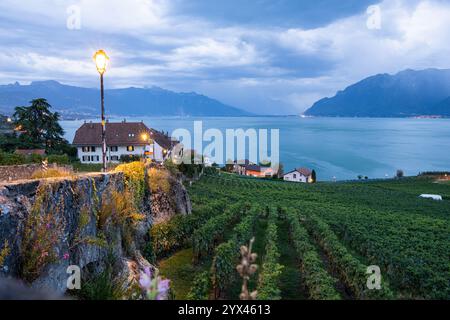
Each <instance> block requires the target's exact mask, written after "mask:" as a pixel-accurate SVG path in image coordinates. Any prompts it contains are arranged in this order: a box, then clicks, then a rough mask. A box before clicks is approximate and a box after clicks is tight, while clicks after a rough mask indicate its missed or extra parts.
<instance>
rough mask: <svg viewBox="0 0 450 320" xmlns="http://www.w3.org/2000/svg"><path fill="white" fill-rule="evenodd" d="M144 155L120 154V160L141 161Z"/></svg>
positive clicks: (126, 161) (124, 161)
mask: <svg viewBox="0 0 450 320" xmlns="http://www.w3.org/2000/svg"><path fill="white" fill-rule="evenodd" d="M141 159H142V157H141V156H137V155H125V154H123V155H121V156H120V162H123V163H132V162H139V161H141Z"/></svg>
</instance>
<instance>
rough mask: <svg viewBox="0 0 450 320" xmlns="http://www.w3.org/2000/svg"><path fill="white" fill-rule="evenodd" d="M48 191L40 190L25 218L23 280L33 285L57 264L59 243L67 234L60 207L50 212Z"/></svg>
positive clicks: (43, 186) (42, 188) (40, 188)
mask: <svg viewBox="0 0 450 320" xmlns="http://www.w3.org/2000/svg"><path fill="white" fill-rule="evenodd" d="M48 194H49V190H48V188H47V187H46V186H45V185H42V186H40V187H39V189H38V191H37V194H36V200H35V203H34V205H33V207H32V209H31V211H30V213H29V215H28V217H27V218H26V221H25V227H24V234H23V239H22V248H21V249H22V250H21V251H22V277H23V279H25V280H26V281H29V282H32V281H34V280H35V279H37V278H38V277H39V275H40V274H41V272H42V270H43V269H44V268H45V266H47V265H48V264H49V263H53V262H56V261H58V254H57V252H56V249H57V244H58V242H59V240H60V238H61V237H62V234H63V231H64V223H63V221H62V217H60V216H59V213H60V207H61V204H59V205H57V206H55V207H53V208H51V209H50V210H47V208H46V205H47V203H48V198H47V197H48Z"/></svg>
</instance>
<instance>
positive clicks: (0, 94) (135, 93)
mask: <svg viewBox="0 0 450 320" xmlns="http://www.w3.org/2000/svg"><path fill="white" fill-rule="evenodd" d="M35 98H46V99H47V100H48V101H49V102H50V104H51V105H52V106H53V107H54V109H55V110H58V111H60V112H61V113H62V114H63V115H64V116H66V117H68V116H75V117H80V116H86V117H88V116H94V115H95V116H97V115H98V113H99V112H100V111H99V110H100V93H99V90H98V89H89V88H80V87H74V86H68V85H63V84H61V83H59V82H56V81H37V82H33V83H31V85H20V84H19V83H15V84H10V85H3V86H0V112H3V113H11V112H12V110H14V107H16V106H22V105H28V104H29V101H30V100H32V99H35ZM105 106H106V111H107V113H108V115H117V116H243V115H249V113H248V112H245V111H243V110H240V109H237V108H234V107H231V106H228V105H225V104H223V103H221V102H219V101H217V100H214V99H211V98H208V97H206V96H203V95H199V94H196V93H176V92H172V91H169V90H164V89H161V88H157V87H153V88H145V89H140V88H127V89H112V90H106V91H105Z"/></svg>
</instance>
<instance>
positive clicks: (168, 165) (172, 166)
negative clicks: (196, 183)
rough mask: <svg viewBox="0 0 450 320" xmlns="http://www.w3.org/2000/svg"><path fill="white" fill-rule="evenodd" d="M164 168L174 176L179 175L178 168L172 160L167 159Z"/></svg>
mask: <svg viewBox="0 0 450 320" xmlns="http://www.w3.org/2000/svg"><path fill="white" fill-rule="evenodd" d="M164 167H165V168H166V169H167V170H169V172H170V173H171V174H172V175H174V176H175V175H177V174H178V173H179V171H178V166H177V165H176V164H175V163H173V161H172V159H167V160H166V161H164Z"/></svg>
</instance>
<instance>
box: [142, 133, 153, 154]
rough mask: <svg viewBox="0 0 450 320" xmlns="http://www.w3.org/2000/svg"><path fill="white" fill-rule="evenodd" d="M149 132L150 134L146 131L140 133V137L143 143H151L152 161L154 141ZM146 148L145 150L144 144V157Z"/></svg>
mask: <svg viewBox="0 0 450 320" xmlns="http://www.w3.org/2000/svg"><path fill="white" fill-rule="evenodd" d="M151 134H152V133H151V132H150V135H149V134H147V133H143V134H142V135H141V139H142V141H144V142H145V143H148V144H149V145H152V144H153V150H152V153H153V161H154V160H155V149H154V148H155V146H154V141H153V140H152V138H151ZM145 153H146V150H145V146H144V156H145V157H146V154H145Z"/></svg>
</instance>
